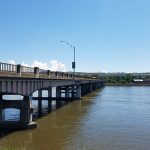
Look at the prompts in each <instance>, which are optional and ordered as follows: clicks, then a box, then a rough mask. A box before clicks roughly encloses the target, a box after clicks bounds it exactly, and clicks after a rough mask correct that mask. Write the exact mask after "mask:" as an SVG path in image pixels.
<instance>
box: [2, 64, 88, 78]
mask: <svg viewBox="0 0 150 150" xmlns="http://www.w3.org/2000/svg"><path fill="white" fill-rule="evenodd" d="M8 72H9V74H8ZM0 76H6V77H8V76H9V77H11V76H12V77H28V78H29V77H32V78H33V77H34V78H46V79H73V73H72V72H60V71H50V70H44V69H39V68H38V67H34V68H32V67H26V66H21V65H14V64H8V63H2V62H0ZM75 79H88V80H89V78H87V77H86V76H83V75H75Z"/></svg>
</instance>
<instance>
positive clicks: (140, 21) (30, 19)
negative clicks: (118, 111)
mask: <svg viewBox="0 0 150 150" xmlns="http://www.w3.org/2000/svg"><path fill="white" fill-rule="evenodd" d="M149 8H150V1H149V0H0V53H1V54H0V61H2V62H7V61H8V60H15V61H16V63H22V62H23V61H24V62H25V63H27V64H32V62H33V61H34V60H37V61H40V62H43V63H44V62H49V61H50V60H58V61H60V62H62V63H64V64H65V65H66V68H67V70H71V61H72V60H73V50H72V49H71V48H70V47H69V46H68V45H66V44H65V43H60V42H59V41H60V40H66V41H68V42H69V43H71V44H72V45H75V46H76V61H77V71H86V72H99V71H109V72H150V9H149Z"/></svg>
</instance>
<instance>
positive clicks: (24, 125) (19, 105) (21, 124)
mask: <svg viewBox="0 0 150 150" xmlns="http://www.w3.org/2000/svg"><path fill="white" fill-rule="evenodd" d="M6 108H14V109H19V110H20V114H19V115H20V116H19V120H5V113H4V111H3V110H5V109H6ZM32 113H33V108H32V106H31V101H30V97H29V96H24V98H23V100H3V97H2V94H1V95H0V128H7V129H11V128H13V129H32V128H36V127H37V124H36V123H35V122H33V121H32Z"/></svg>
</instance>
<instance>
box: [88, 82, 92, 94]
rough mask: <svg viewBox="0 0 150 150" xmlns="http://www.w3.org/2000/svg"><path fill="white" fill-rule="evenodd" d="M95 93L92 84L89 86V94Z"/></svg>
mask: <svg viewBox="0 0 150 150" xmlns="http://www.w3.org/2000/svg"><path fill="white" fill-rule="evenodd" d="M92 92H93V88H92V83H89V84H88V93H92Z"/></svg>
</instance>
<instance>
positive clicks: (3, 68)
mask: <svg viewBox="0 0 150 150" xmlns="http://www.w3.org/2000/svg"><path fill="white" fill-rule="evenodd" d="M0 71H11V72H16V71H17V65H13V64H7V63H1V62H0Z"/></svg>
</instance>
